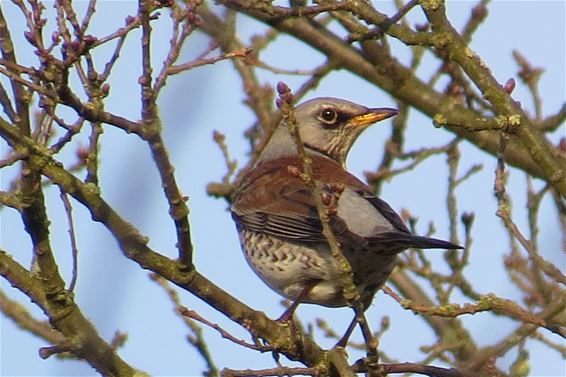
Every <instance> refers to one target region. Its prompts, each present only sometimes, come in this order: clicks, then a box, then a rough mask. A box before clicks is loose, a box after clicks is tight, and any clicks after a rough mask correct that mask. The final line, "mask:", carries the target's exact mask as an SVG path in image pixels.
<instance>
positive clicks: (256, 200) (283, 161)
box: [232, 156, 410, 242]
mask: <svg viewBox="0 0 566 377" xmlns="http://www.w3.org/2000/svg"><path fill="white" fill-rule="evenodd" d="M312 158H313V175H314V179H315V180H319V181H324V182H326V183H335V184H343V185H347V186H348V187H350V188H352V189H354V190H355V191H356V193H357V194H358V195H360V197H362V198H364V199H365V200H367V201H368V202H369V203H371V205H372V206H374V207H375V208H376V209H377V210H378V211H379V212H380V213H381V214H382V216H383V217H384V218H385V219H386V220H387V221H389V222H390V223H391V224H392V225H393V227H394V228H395V229H396V231H395V232H393V233H398V232H399V233H405V234H409V235H410V232H409V230H408V229H407V227H406V226H405V224H404V223H403V221H402V220H401V218H399V216H398V215H397V214H396V213H395V212H394V211H393V209H391V207H390V206H389V205H388V204H387V203H385V202H384V201H383V200H381V199H379V198H378V197H376V196H375V195H373V194H372V193H371V192H370V191H369V189H368V188H367V186H366V185H365V184H364V183H362V182H361V181H360V180H358V179H357V178H355V177H354V176H353V175H351V174H349V173H348V172H346V171H345V170H344V169H343V168H342V166H341V165H340V164H338V163H336V162H334V161H332V160H330V159H328V158H323V157H318V156H313V157H312ZM300 166H301V163H300V161H299V159H298V158H297V157H285V158H279V159H277V160H273V161H266V162H264V163H262V164H261V165H260V166H257V167H256V168H255V169H254V170H253V171H252V172H250V173H249V174H248V176H247V177H246V178H244V181H243V182H242V184H241V186H240V188H239V189H238V190H237V194H236V196H235V197H234V198H233V202H232V216H233V218H234V220H235V221H236V224H237V226H238V227H239V228H241V227H243V228H246V229H248V230H253V231H258V232H265V233H268V234H272V235H275V236H278V237H282V238H286V239H295V240H301V241H309V242H319V241H324V240H325V237H324V235H323V234H322V225H321V222H320V219H319V217H318V212H317V210H316V205H315V203H314V201H313V199H312V196H311V192H310V189H309V188H308V187H307V186H306V185H305V183H304V182H303V181H302V180H301V179H300V177H299V176H298V175H297V171H300ZM331 226H332V229H333V231H334V233H335V235H336V236H337V237H338V238H339V239H340V238H341V237H347V238H348V239H350V240H351V238H352V237H355V236H354V235H352V234H349V233H351V232H349V231H348V228H347V226H346V224H345V223H344V221H343V220H342V219H340V218H339V217H338V216H332V217H331ZM360 241H361V240H360Z"/></svg>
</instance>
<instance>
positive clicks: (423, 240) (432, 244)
mask: <svg viewBox="0 0 566 377" xmlns="http://www.w3.org/2000/svg"><path fill="white" fill-rule="evenodd" d="M410 243H411V245H410V247H414V248H417V249H451V250H454V249H463V247H462V246H460V245H456V244H455V243H452V242H449V241H444V240H439V239H437V238H429V237H421V236H414V235H413V236H412V237H411V238H410Z"/></svg>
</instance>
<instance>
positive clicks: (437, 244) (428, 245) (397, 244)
mask: <svg viewBox="0 0 566 377" xmlns="http://www.w3.org/2000/svg"><path fill="white" fill-rule="evenodd" d="M368 241H369V242H370V244H371V243H374V244H379V245H380V246H381V248H385V249H387V248H390V249H391V251H395V250H396V252H399V249H401V250H404V249H407V248H410V247H414V248H416V249H451V250H452V249H463V247H462V246H460V245H456V244H455V243H452V242H449V241H443V240H439V239H436V238H429V237H421V236H415V235H413V234H411V233H402V232H385V233H380V234H378V235H375V236H372V237H370V238H369V239H368Z"/></svg>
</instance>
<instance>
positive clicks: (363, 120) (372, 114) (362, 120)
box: [346, 107, 399, 127]
mask: <svg viewBox="0 0 566 377" xmlns="http://www.w3.org/2000/svg"><path fill="white" fill-rule="evenodd" d="M398 113H399V111H397V110H396V109H391V108H388V107H380V108H375V109H368V111H367V112H366V113H364V114H361V115H356V116H355V117H352V118H350V120H348V123H347V124H346V125H347V126H354V127H360V126H367V125H370V124H373V123H376V122H379V121H381V120H384V119H387V118H390V117H392V116H394V115H397V114H398Z"/></svg>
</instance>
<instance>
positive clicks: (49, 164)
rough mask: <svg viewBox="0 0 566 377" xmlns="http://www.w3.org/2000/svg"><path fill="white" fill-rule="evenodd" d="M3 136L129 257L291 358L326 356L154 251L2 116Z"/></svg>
mask: <svg viewBox="0 0 566 377" xmlns="http://www.w3.org/2000/svg"><path fill="white" fill-rule="evenodd" d="M0 136H2V137H4V138H5V139H6V140H8V141H9V142H10V143H11V144H13V145H18V146H20V147H24V148H25V149H27V150H28V152H29V153H30V154H31V155H32V156H33V157H30V158H33V160H34V162H36V163H37V164H39V165H40V166H42V172H43V174H44V175H45V176H46V177H48V178H49V179H50V180H51V181H52V182H53V183H55V184H56V185H57V186H59V187H60V188H61V189H62V190H63V191H65V192H67V193H69V194H70V195H71V196H73V198H75V199H76V200H78V201H79V202H80V203H82V204H83V205H84V206H85V207H86V208H87V209H88V210H89V212H90V214H91V216H92V218H93V220H94V221H97V222H101V223H102V224H104V226H105V227H106V228H107V229H108V231H109V232H110V233H111V234H112V235H113V236H114V238H115V239H116V241H117V242H118V245H119V246H120V249H121V250H122V252H123V254H124V256H126V257H127V258H128V259H131V260H133V261H135V262H136V263H138V264H139V265H140V267H142V268H145V269H148V270H151V271H153V272H155V273H157V274H158V275H160V276H163V277H164V278H166V279H167V280H169V281H171V282H172V283H174V284H176V285H178V286H179V287H181V288H183V289H186V290H187V291H189V292H191V293H193V294H194V295H195V296H197V297H199V298H200V299H202V300H203V301H205V302H207V303H208V304H209V305H210V306H212V307H213V308H215V309H216V310H218V311H220V312H222V313H223V314H225V315H226V316H227V317H229V318H230V319H232V320H233V321H235V322H237V323H239V324H241V325H242V326H244V327H245V328H246V329H248V331H250V332H251V333H252V334H253V335H254V336H255V337H258V338H262V339H265V341H266V342H267V343H268V344H271V345H274V346H276V347H277V349H278V350H279V352H281V353H283V354H285V355H286V356H287V357H288V358H290V359H291V360H301V361H302V362H304V363H305V364H306V365H307V366H314V365H316V364H319V363H320V362H322V361H323V360H325V359H326V356H327V353H326V352H325V351H324V350H322V349H321V348H320V347H319V346H318V345H317V344H316V343H314V342H313V341H312V339H310V338H308V337H304V336H298V335H297V334H296V333H295V332H293V331H291V329H290V328H289V327H288V326H286V325H284V324H280V323H277V322H275V321H272V320H270V319H269V318H267V316H266V315H265V314H264V313H262V312H257V311H255V310H252V309H251V308H249V307H248V306H246V305H245V304H243V303H242V302H240V301H238V300H236V299H235V298H234V297H232V296H230V295H229V294H227V293H226V292H225V291H223V290H222V289H220V288H219V287H217V286H216V285H214V284H213V283H212V282H210V281H209V280H208V279H206V278H205V277H204V276H202V275H200V274H199V273H198V272H197V271H195V270H194V269H192V268H191V269H187V268H186V266H185V265H183V264H179V263H178V262H175V261H173V260H171V259H169V258H167V257H165V256H163V255H161V254H158V253H156V252H155V251H154V250H152V249H151V248H150V247H149V246H148V239H147V237H145V236H143V235H142V234H140V232H139V231H138V230H137V229H136V228H135V227H133V226H132V225H131V224H130V223H128V222H126V221H125V220H124V219H122V218H121V217H120V216H119V215H118V214H117V213H116V212H115V211H114V210H113V209H112V208H111V207H110V206H109V205H108V203H106V202H105V201H104V200H103V199H102V197H101V196H100V194H99V193H98V191H96V190H92V189H91V188H90V186H89V185H87V184H85V183H84V182H82V181H80V180H79V179H77V178H76V177H74V176H73V175H72V174H70V173H69V172H67V171H66V170H65V169H63V168H62V166H61V164H60V163H58V162H57V161H55V160H54V159H53V157H52V156H51V155H50V154H48V153H46V151H45V150H43V149H42V148H39V147H37V146H36V145H35V143H34V142H33V141H32V140H31V139H29V138H26V137H23V136H22V135H20V134H19V133H18V132H16V131H15V130H14V129H13V127H12V126H10V125H9V124H7V123H6V122H4V121H2V119H1V118H0ZM2 271H3V269H2V268H0V272H2ZM250 324H253V326H250ZM102 349H103V348H101V350H102Z"/></svg>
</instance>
